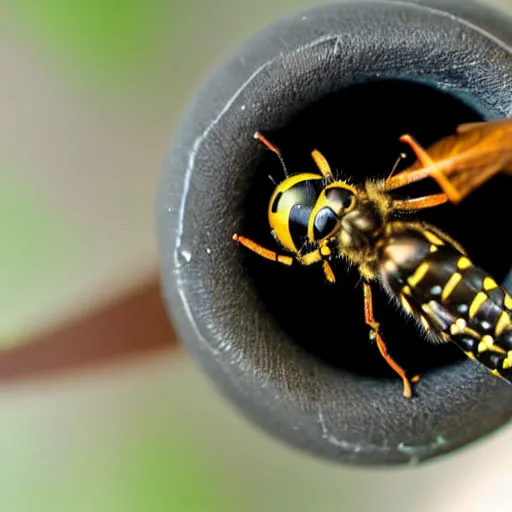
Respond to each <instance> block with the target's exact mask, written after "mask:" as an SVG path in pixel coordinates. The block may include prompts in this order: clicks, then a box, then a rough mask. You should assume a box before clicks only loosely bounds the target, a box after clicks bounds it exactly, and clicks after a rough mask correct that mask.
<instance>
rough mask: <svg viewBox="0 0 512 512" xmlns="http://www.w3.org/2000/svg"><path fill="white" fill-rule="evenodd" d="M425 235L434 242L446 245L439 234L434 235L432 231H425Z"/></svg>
mask: <svg viewBox="0 0 512 512" xmlns="http://www.w3.org/2000/svg"><path fill="white" fill-rule="evenodd" d="M423 235H424V236H425V238H426V239H427V240H428V241H429V242H430V243H432V244H435V245H444V242H443V241H442V240H441V239H440V238H439V237H438V236H437V235H434V233H432V232H430V231H423Z"/></svg>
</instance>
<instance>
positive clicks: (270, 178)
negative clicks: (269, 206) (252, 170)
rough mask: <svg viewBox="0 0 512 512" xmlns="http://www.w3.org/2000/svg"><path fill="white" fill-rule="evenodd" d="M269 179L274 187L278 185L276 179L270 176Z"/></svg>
mask: <svg viewBox="0 0 512 512" xmlns="http://www.w3.org/2000/svg"><path fill="white" fill-rule="evenodd" d="M268 179H269V180H270V181H271V182H272V183H273V184H274V185H277V183H276V180H275V179H274V178H272V176H271V175H270V174H269V175H268Z"/></svg>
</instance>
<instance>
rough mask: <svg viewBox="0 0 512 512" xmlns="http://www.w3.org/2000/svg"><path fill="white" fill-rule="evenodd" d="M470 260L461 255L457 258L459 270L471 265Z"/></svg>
mask: <svg viewBox="0 0 512 512" xmlns="http://www.w3.org/2000/svg"><path fill="white" fill-rule="evenodd" d="M471 265H472V264H471V261H469V260H468V259H467V258H466V256H461V257H460V258H459V261H458V262H457V267H459V268H460V270H465V269H466V268H469V267H471Z"/></svg>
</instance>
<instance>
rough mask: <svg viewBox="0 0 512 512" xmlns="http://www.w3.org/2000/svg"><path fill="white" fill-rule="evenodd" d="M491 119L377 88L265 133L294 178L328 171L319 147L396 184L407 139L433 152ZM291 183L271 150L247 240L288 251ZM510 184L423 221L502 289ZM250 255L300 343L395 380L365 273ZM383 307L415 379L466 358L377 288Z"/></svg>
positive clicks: (341, 166) (443, 99)
mask: <svg viewBox="0 0 512 512" xmlns="http://www.w3.org/2000/svg"><path fill="white" fill-rule="evenodd" d="M482 119H483V112H482V110H481V109H479V107H478V105H472V104H471V103H470V102H469V101H467V99H466V100H463V99H461V98H458V97H455V96H454V95H452V94H447V93H445V92H441V91H439V90H436V89H434V88H433V87H430V86H428V85H424V84H419V83H414V82H409V81H399V80H393V81H376V82H372V83H365V84H359V85H354V86H351V87H347V88H344V89H343V90H341V91H339V92H337V93H335V94H332V95H330V96H328V97H324V98H323V99H322V100H320V101H318V102H317V103H315V104H313V105H311V106H310V107H309V108H307V109H306V110H304V111H302V112H300V113H299V114H298V115H296V116H294V117H293V118H291V119H289V121H288V122H287V123H286V126H285V127H284V128H283V129H281V130H279V131H273V132H265V133H264V134H265V135H266V136H267V137H268V138H269V139H270V140H271V141H272V142H273V143H274V144H275V145H277V146H278V147H279V148H280V149H281V150H282V155H283V158H284V160H285V162H286V165H287V168H288V171H289V173H290V174H295V173H301V172H318V171H317V169H316V167H315V165H314V162H313V160H312V158H311V151H312V150H313V149H318V150H320V151H321V152H322V153H323V154H324V156H325V157H326V158H327V161H328V162H329V163H330V165H331V167H332V169H333V171H334V172H335V173H336V174H338V175H339V176H345V177H348V178H349V179H350V182H351V183H353V184H357V183H361V182H362V181H364V180H365V179H366V178H368V177H376V176H379V177H385V176H387V175H388V174H389V172H390V170H391V168H392V167H393V165H394V164H395V162H396V160H397V158H398V156H399V155H400V153H402V152H406V153H407V155H408V157H407V158H406V159H405V160H403V161H402V162H401V163H400V167H399V168H402V169H403V168H405V167H407V166H408V165H410V164H411V163H412V162H413V160H414V158H413V157H412V152H411V151H410V150H409V149H408V147H406V146H405V145H403V144H401V143H399V142H398V138H399V136H400V135H402V134H404V133H410V134H412V135H413V136H414V137H415V138H416V139H417V140H418V141H419V142H420V143H421V144H422V145H424V146H427V147H428V146H429V145H430V144H431V143H433V142H435V141H436V140H438V139H440V138H442V137H444V136H446V135H449V134H451V133H453V132H454V130H455V128H456V126H457V125H459V124H461V123H465V122H471V121H479V120H482ZM283 179H284V174H283V169H282V167H281V164H280V162H279V160H278V158H276V156H275V155H274V154H273V153H272V152H270V151H267V150H264V148H263V146H262V148H261V158H259V159H258V163H257V168H255V169H254V181H253V183H251V187H250V192H249V195H248V197H247V198H246V203H245V204H247V205H248V206H247V208H246V210H245V212H244V220H243V225H242V226H241V228H242V229H243V233H244V234H246V235H247V236H249V237H251V238H253V239H254V240H255V241H257V242H259V243H261V244H262V245H264V246H266V247H269V248H272V249H276V250H277V251H280V252H283V251H282V250H281V249H280V248H279V247H278V246H277V244H276V242H275V240H274V239H273V238H272V236H271V234H270V231H269V226H268V222H267V208H268V201H269V198H270V196H271V194H272V192H273V190H274V186H275V185H274V183H273V181H274V182H276V183H278V182H279V181H282V180H283ZM510 179H511V178H510V177H508V176H501V175H499V176H497V177H495V178H493V180H491V181H490V182H489V183H487V184H486V185H485V186H483V187H482V188H481V189H480V190H478V191H477V192H475V193H474V194H473V195H472V196H470V197H469V198H467V199H466V200H465V201H463V202H462V203H461V204H460V205H458V206H452V205H444V206H441V207H438V208H434V209H432V210H430V211H425V212H423V213H422V214H421V215H419V214H418V215H417V218H420V219H423V220H425V221H428V222H430V223H432V224H434V225H436V226H437V227H439V228H441V229H443V230H444V231H446V232H447V233H448V234H449V235H450V236H452V237H453V238H455V239H456V240H458V241H459V242H460V243H461V244H462V245H463V247H465V248H466V250H467V251H468V254H469V256H470V257H471V259H472V260H473V261H474V262H475V264H478V265H479V266H481V267H483V268H484V269H486V270H487V271H488V272H490V274H491V275H493V276H494V277H495V278H496V279H497V280H499V281H502V280H503V279H504V277H505V275H506V274H507V271H508V269H509V266H510V258H509V256H508V249H507V245H508V241H507V238H508V236H507V233H506V232H505V231H504V223H505V222H506V219H507V218H508V215H509V214H508V212H507V204H509V202H510V199H509V192H508V190H509V187H510V183H509V180H510ZM272 180H273V181H272ZM436 190H438V189H436V187H435V184H434V183H432V182H430V183H427V184H424V185H420V186H415V187H414V189H411V190H408V192H410V193H413V194H414V196H419V195H422V194H425V193H426V194H428V193H432V192H434V191H436ZM240 252H241V254H243V257H244V258H246V263H247V268H248V271H249V272H250V274H251V277H252V279H253V282H254V287H255V290H256V292H257V293H258V294H259V295H260V296H261V300H262V301H264V303H265V304H266V306H267V307H268V310H269V312H270V313H271V314H272V315H273V316H274V317H275V319H276V320H277V321H278V323H279V325H280V326H281V327H282V329H283V330H284V331H285V332H287V333H288V334H289V335H290V336H291V338H292V339H293V340H294V342H295V343H296V344H297V345H299V346H301V347H302V348H304V349H305V350H306V351H308V352H309V353H311V354H313V355H315V356H316V357H318V358H321V359H322V360H323V361H325V362H326V363H328V364H331V365H334V366H336V367H339V368H343V369H346V370H349V371H352V372H355V373H361V374H365V375H372V376H374V377H379V378H395V376H394V373H393V372H392V370H390V369H389V367H388V366H387V364H386V363H385V362H384V361H383V359H382V358H381V356H380V354H379V352H378V350H377V347H376V346H375V344H374V343H373V342H371V341H370V340H369V338H368V333H369V331H368V327H367V326H366V325H365V323H364V315H363V293H362V287H361V283H360V276H359V274H358V272H357V270H356V269H354V268H352V269H348V268H347V265H346V264H345V263H344V262H343V261H338V262H335V263H334V264H333V268H334V271H335V274H336V278H337V283H336V284H335V285H329V284H327V283H326V281H325V278H324V275H323V273H322V268H321V265H318V264H316V265H312V266H310V267H303V266H301V265H299V264H294V265H292V267H285V266H283V265H280V264H278V263H273V262H270V261H267V260H264V259H262V258H260V257H258V256H257V255H255V254H252V253H250V252H249V251H246V250H242V249H240ZM374 305H375V316H376V319H377V321H379V322H380V323H381V327H382V333H383V335H384V337H385V339H386V342H387V345H388V348H389V351H390V353H391V355H392V356H393V357H394V358H395V360H396V361H397V362H399V364H401V365H402V366H403V367H405V368H406V369H407V370H408V373H409V375H414V374H416V373H420V374H425V373H426V372H428V370H429V369H432V368H435V367H440V366H443V365H446V364H453V363H455V362H456V361H457V360H459V359H464V358H465V356H464V355H463V354H462V352H461V351H460V350H459V349H458V348H457V347H456V346H455V345H454V344H451V343H449V344H440V345H433V344H431V343H429V342H428V341H426V340H425V339H424V338H422V337H421V336H420V335H419V334H418V329H417V328H416V327H415V325H414V324H413V323H412V322H411V321H408V322H406V321H405V318H404V314H403V313H401V312H399V311H398V310H397V309H396V307H394V306H392V305H391V304H390V300H389V298H388V297H386V296H385V295H384V294H383V293H382V292H381V291H380V289H379V288H378V287H374Z"/></svg>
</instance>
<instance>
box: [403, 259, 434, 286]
mask: <svg viewBox="0 0 512 512" xmlns="http://www.w3.org/2000/svg"><path fill="white" fill-rule="evenodd" d="M428 269H429V264H428V263H427V262H426V261H424V262H423V263H422V264H421V265H420V266H419V267H418V268H417V269H416V272H414V274H413V275H412V276H411V277H409V279H407V282H408V283H409V284H410V285H411V286H412V287H413V288H414V287H416V286H417V285H418V283H419V282H420V281H421V280H422V279H423V278H424V277H425V275H426V274H427V272H428Z"/></svg>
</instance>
